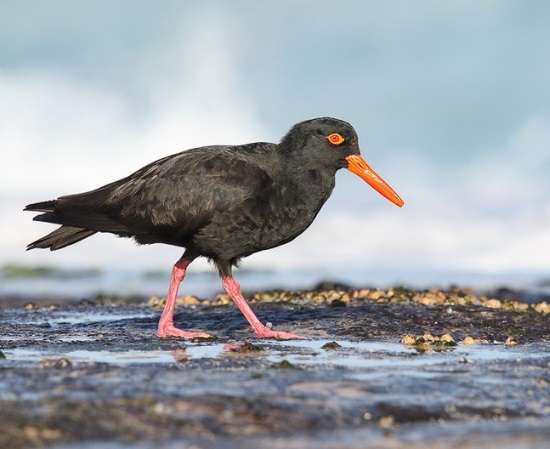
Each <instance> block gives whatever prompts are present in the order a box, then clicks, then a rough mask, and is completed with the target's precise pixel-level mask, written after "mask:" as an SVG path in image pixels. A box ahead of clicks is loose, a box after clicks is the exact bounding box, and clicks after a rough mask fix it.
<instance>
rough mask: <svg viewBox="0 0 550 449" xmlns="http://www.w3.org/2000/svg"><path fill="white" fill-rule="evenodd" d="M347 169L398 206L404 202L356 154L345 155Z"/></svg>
mask: <svg viewBox="0 0 550 449" xmlns="http://www.w3.org/2000/svg"><path fill="white" fill-rule="evenodd" d="M346 160H347V161H348V170H349V171H350V172H352V173H355V174H356V175H357V176H359V177H360V178H363V180H364V181H366V182H367V183H368V184H369V185H370V186H371V187H372V188H373V189H374V190H376V191H377V192H378V193H380V194H381V195H382V196H383V197H385V198H386V199H388V200H390V201H391V202H392V203H394V204H396V205H398V206H399V207H401V206H403V204H405V203H404V202H403V200H402V199H401V198H399V195H398V194H397V193H395V191H394V190H393V189H392V188H391V187H390V186H389V185H388V184H387V183H386V181H384V180H383V179H382V178H381V177H380V176H378V174H377V173H376V172H375V171H374V170H373V169H372V168H370V167H369V164H367V163H366V162H365V160H364V159H363V158H362V157H361V156H359V155H358V154H352V155H351V156H348V157H346Z"/></svg>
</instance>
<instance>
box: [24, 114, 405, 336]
mask: <svg viewBox="0 0 550 449" xmlns="http://www.w3.org/2000/svg"><path fill="white" fill-rule="evenodd" d="M331 138H332V140H331ZM352 155H359V145H358V138H357V134H356V133H355V130H354V129H353V127H352V126H351V125H350V124H349V123H346V122H344V121H341V120H337V119H334V118H328V117H325V118H318V119H313V120H308V121H305V122H301V123H298V124H297V125H295V126H293V127H292V128H291V129H290V131H289V132H288V133H287V134H286V135H285V136H284V137H283V139H282V140H281V142H280V143H279V144H274V143H266V142H258V143H251V144H246V145H236V146H221V145H218V146H208V147H201V148H195V149H191V150H187V151H184V152H181V153H178V154H174V155H172V156H167V157H165V158H163V159H159V160H157V161H155V162H152V163H150V164H148V165H146V166H145V167H143V168H141V169H140V170H138V171H136V172H135V173H133V174H131V175H130V176H127V177H126V178H123V179H120V180H118V181H115V182H112V183H110V184H107V185H105V186H103V187H100V188H98V189H96V190H92V191H89V192H85V193H80V194H76V195H67V196H61V197H59V198H57V199H55V200H52V201H44V202H40V203H35V204H30V205H28V206H27V207H26V208H25V210H29V211H37V212H41V214H40V215H37V216H35V217H34V220H37V221H45V222H49V223H56V224H60V225H61V227H60V228H58V229H57V230H55V231H53V232H51V233H50V234H48V235H46V236H44V237H42V238H41V239H38V240H36V241H35V242H33V243H31V244H29V245H28V247H27V249H33V248H49V249H50V250H52V251H53V250H57V249H60V248H64V247H66V246H68V245H72V244H73V243H76V242H78V241H80V240H82V239H85V238H87V237H90V236H91V235H93V234H95V233H96V232H109V233H112V234H116V235H118V236H121V237H133V238H134V239H135V240H136V241H137V242H138V243H141V244H150V243H165V244H169V245H175V246H180V247H184V248H185V253H184V256H183V257H182V261H184V263H181V264H180V272H181V273H183V274H182V275H181V278H183V275H184V274H185V268H186V267H187V265H188V264H189V263H190V262H191V261H192V260H194V259H195V258H197V257H200V256H204V257H207V258H209V259H211V260H212V261H213V262H214V264H215V265H216V267H217V269H218V271H219V273H220V275H221V277H222V278H223V279H224V282H225V280H226V279H228V278H231V276H232V275H231V271H232V266H234V265H235V264H236V263H237V262H238V260H239V259H240V258H242V257H245V256H248V255H250V254H253V253H255V252H258V251H261V250H265V249H269V248H273V247H275V246H278V245H282V244H284V243H287V242H289V241H291V240H293V239H294V238H295V237H297V236H298V235H300V234H301V233H302V232H303V231H305V229H306V228H307V227H308V226H309V225H310V224H311V223H312V221H313V220H314V218H315V216H316V215H317V213H318V212H319V210H320V209H321V207H322V205H323V204H324V203H325V201H326V200H327V199H328V198H329V196H330V194H331V192H332V190H333V188H334V184H335V174H336V171H337V170H339V169H340V168H344V167H348V168H349V164H350V163H351V162H350V157H353V156H352ZM359 159H360V160H361V163H364V161H363V160H362V159H361V158H360V157H359ZM367 168H368V169H370V167H368V166H367ZM350 170H351V169H350ZM360 170H363V167H362V166H361V167H360ZM365 170H366V169H365ZM373 173H374V172H373ZM360 176H362V177H363V175H361V174H360ZM369 176H371V175H369ZM369 182H370V181H369ZM382 182H383V181H382ZM384 184H385V183H384ZM371 185H372V184H371ZM374 187H375V186H374ZM375 188H377V187H375ZM388 188H389V186H388ZM377 189H378V188H377ZM390 190H391V189H390ZM392 192H393V191H392ZM393 193H394V192H393ZM397 198H398V197H397ZM392 201H394V200H393V199H392ZM399 201H400V200H399ZM176 266H177V264H176ZM174 279H175V278H173V279H172V282H171V289H170V291H171V292H172V285H173V284H174V283H175V282H176V281H175V280H174ZM231 279H232V278H231ZM179 281H181V279H179ZM179 281H177V283H178V285H179ZM224 285H225V284H224ZM175 291H176V292H177V287H176V290H175ZM174 295H175V293H174ZM239 295H240V292H239ZM232 297H233V296H232ZM233 299H234V300H235V298H233ZM236 302H237V304H238V300H236ZM238 305H239V304H238ZM241 305H242V304H241ZM241 305H239V307H241ZM241 310H242V309H241ZM170 313H173V310H172V312H170ZM243 313H244V314H245V316H247V317H248V315H247V313H252V312H251V311H250V312H247V311H243ZM163 316H164V315H163ZM254 318H255V317H254ZM253 327H254V325H253ZM255 330H256V328H255ZM160 334H161V332H160V330H159V335H160ZM165 334H166V335H175V334H167V333H165ZM165 334H163V335H165ZM257 334H258V332H257ZM258 335H259V334H258ZM289 335H291V334H289Z"/></svg>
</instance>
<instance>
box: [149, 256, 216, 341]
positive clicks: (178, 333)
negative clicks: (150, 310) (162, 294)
mask: <svg viewBox="0 0 550 449" xmlns="http://www.w3.org/2000/svg"><path fill="white" fill-rule="evenodd" d="M192 261H193V259H188V258H185V255H184V256H183V257H182V258H181V259H179V260H178V261H177V262H176V263H175V265H174V267H173V268H172V276H171V277H170V287H169V288H168V294H167V295H166V305H165V306H164V310H163V311H162V315H161V317H160V320H159V326H158V331H157V336H158V337H183V338H197V337H205V338H207V337H210V335H208V334H207V333H205V332H192V331H183V330H181V329H178V328H177V327H175V326H174V310H175V309H176V297H177V295H178V288H179V286H180V283H181V281H183V278H184V277H185V270H186V268H187V267H188V266H189V264H190V263H191V262H192Z"/></svg>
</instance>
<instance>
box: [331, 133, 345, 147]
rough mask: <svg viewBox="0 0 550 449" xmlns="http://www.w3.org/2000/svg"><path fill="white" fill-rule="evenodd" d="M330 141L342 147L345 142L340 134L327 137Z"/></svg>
mask: <svg viewBox="0 0 550 449" xmlns="http://www.w3.org/2000/svg"><path fill="white" fill-rule="evenodd" d="M327 139H328V141H329V142H330V143H331V144H333V145H340V144H341V143H343V142H344V140H345V139H344V138H343V137H342V136H341V135H340V134H338V133H332V134H329V135H328V136H327Z"/></svg>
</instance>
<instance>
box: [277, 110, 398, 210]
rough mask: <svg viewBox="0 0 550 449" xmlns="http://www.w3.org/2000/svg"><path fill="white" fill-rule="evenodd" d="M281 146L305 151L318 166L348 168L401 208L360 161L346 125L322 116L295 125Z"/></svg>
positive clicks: (353, 135) (356, 143)
mask: <svg viewBox="0 0 550 449" xmlns="http://www.w3.org/2000/svg"><path fill="white" fill-rule="evenodd" d="M281 146H283V147H286V148H289V149H291V148H292V149H293V150H294V151H296V150H300V151H302V152H303V151H305V152H308V153H309V154H308V155H307V156H308V157H309V158H315V162H316V163H318V164H319V165H326V166H331V167H334V168H335V169H339V168H347V169H348V170H349V171H350V172H352V173H355V174H356V175H357V176H359V177H360V178H362V179H363V180H364V181H366V182H367V183H368V184H369V185H370V186H371V187H372V188H373V189H374V190H376V191H377V192H378V193H380V194H381V195H382V196H384V197H385V198H386V199H388V200H389V201H391V202H392V203H394V204H396V205H397V206H399V207H401V206H403V204H404V202H403V200H402V199H401V198H400V197H399V195H398V194H397V193H395V191H394V190H393V189H392V188H391V187H390V186H389V185H388V183H386V181H384V180H383V179H382V178H381V177H380V176H379V175H378V174H377V173H376V172H375V171H374V170H373V169H372V168H371V167H370V166H369V165H368V164H367V162H366V161H365V160H364V159H363V158H362V156H361V154H360V150H359V139H358V137H357V133H356V132H355V130H354V129H353V126H351V125H350V124H349V123H347V122H344V121H343V120H338V119H335V118H331V117H322V118H316V119H312V120H307V121H305V122H300V123H298V124H296V125H294V126H293V127H292V128H291V129H290V131H289V132H288V133H287V135H286V136H285V137H284V138H283V140H282V141H281Z"/></svg>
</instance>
